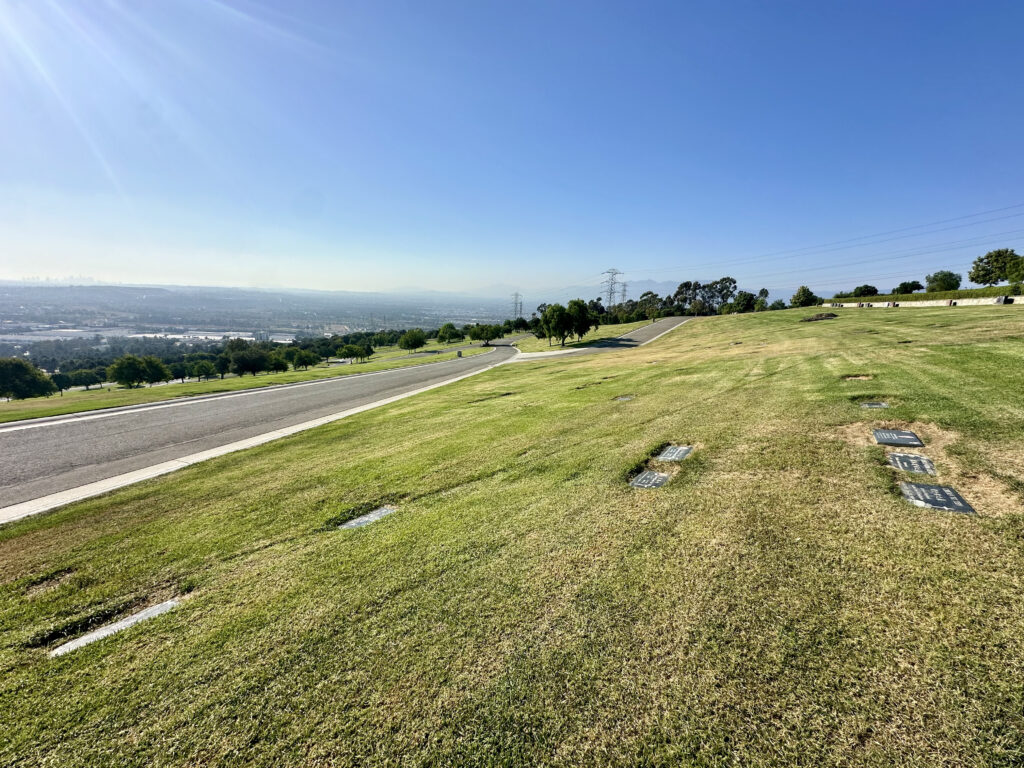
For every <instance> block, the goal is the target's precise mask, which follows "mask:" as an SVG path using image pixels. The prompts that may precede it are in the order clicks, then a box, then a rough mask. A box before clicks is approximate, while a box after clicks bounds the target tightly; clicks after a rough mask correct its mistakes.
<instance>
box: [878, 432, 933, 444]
mask: <svg viewBox="0 0 1024 768" xmlns="http://www.w3.org/2000/svg"><path fill="white" fill-rule="evenodd" d="M875 442H876V443H878V444H879V445H896V446H903V447H909V448H920V447H922V446H923V445H924V443H922V442H921V438H920V437H918V436H917V435H915V434H914V433H913V432H911V431H910V430H907V429H876V430H875Z"/></svg>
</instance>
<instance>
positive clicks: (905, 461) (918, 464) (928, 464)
mask: <svg viewBox="0 0 1024 768" xmlns="http://www.w3.org/2000/svg"><path fill="white" fill-rule="evenodd" d="M888 461H889V465H890V466H892V467H895V468H896V469H902V470H903V471H904V472H916V473H917V474H920V475H934V474H935V464H934V463H933V462H932V460H931V459H929V458H928V457H927V456H920V455H918V454H916V453H890V454H889V456H888Z"/></svg>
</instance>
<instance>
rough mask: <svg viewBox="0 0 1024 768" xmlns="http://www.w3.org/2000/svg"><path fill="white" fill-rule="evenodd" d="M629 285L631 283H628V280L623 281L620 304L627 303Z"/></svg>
mask: <svg viewBox="0 0 1024 768" xmlns="http://www.w3.org/2000/svg"><path fill="white" fill-rule="evenodd" d="M627 285H629V283H627V282H623V283H622V290H621V292H620V293H619V304H625V303H626V286H627Z"/></svg>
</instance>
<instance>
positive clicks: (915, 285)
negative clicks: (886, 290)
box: [892, 280, 924, 295]
mask: <svg viewBox="0 0 1024 768" xmlns="http://www.w3.org/2000/svg"><path fill="white" fill-rule="evenodd" d="M922 288H924V286H923V285H921V284H920V283H919V282H917V280H907V281H906V282H903V283H900V284H899V285H897V286H896V287H895V288H893V289H892V292H893V293H894V294H896V295H899V294H901V293H913V292H914V291H920V290H921V289H922Z"/></svg>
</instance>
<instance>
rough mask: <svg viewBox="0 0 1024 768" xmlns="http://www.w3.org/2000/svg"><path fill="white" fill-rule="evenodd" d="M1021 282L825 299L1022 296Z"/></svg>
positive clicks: (840, 301) (841, 301)
mask: <svg viewBox="0 0 1024 768" xmlns="http://www.w3.org/2000/svg"><path fill="white" fill-rule="evenodd" d="M1021 293H1022V288H1021V284H1020V283H1014V284H1013V285H994V286H990V287H988V288H964V289H962V290H959V291H936V292H935V293H898V294H893V293H889V294H885V295H879V296H858V297H853V296H849V297H846V298H842V299H825V302H826V303H827V304H852V303H853V302H858V303H864V304H877V303H879V302H884V301H897V302H904V301H941V300H943V299H984V298H986V297H988V296H1020V295H1021Z"/></svg>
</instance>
